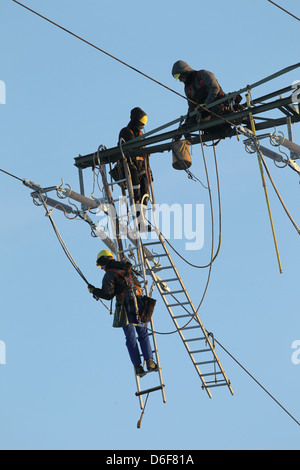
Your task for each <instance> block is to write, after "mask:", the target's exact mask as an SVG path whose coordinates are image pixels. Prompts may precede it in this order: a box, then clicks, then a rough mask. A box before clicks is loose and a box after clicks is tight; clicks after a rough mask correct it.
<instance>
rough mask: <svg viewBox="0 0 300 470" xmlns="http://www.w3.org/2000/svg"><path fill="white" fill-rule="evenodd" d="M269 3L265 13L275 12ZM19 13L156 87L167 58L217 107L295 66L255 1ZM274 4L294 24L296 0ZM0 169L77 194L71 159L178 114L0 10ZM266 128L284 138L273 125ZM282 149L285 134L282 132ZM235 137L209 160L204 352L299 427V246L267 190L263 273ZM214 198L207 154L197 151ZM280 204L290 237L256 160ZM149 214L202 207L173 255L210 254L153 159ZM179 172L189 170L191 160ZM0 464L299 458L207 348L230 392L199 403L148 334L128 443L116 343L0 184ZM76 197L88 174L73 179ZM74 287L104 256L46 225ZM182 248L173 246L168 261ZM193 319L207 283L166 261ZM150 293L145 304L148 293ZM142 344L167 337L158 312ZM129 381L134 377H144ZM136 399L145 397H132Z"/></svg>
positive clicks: (179, 106) (286, 25)
mask: <svg viewBox="0 0 300 470" xmlns="http://www.w3.org/2000/svg"><path fill="white" fill-rule="evenodd" d="M281 3H283V2H281ZM27 5H28V6H30V7H31V8H33V9H35V10H38V11H39V12H40V13H42V14H43V15H45V16H48V17H50V18H51V19H53V20H54V21H56V22H58V23H60V24H62V25H63V26H65V27H66V28H68V29H70V30H72V31H74V32H75V33H77V34H79V35H81V36H83V37H84V38H86V39H87V40H89V41H90V42H93V43H95V44H97V45H98V46H99V47H101V48H102V49H104V50H106V51H108V52H110V53H111V54H113V55H115V56H117V57H119V58H120V59H122V60H124V61H125V62H127V63H129V64H131V65H132V66H133V67H136V68H137V69H139V70H142V71H143V72H144V73H146V74H148V75H151V76H152V77H153V78H155V79H156V80H159V81H161V82H163V83H164V84H166V85H167V86H169V87H171V88H174V89H175V90H176V91H179V92H182V91H183V90H182V84H180V83H178V82H175V81H174V79H173V78H172V76H171V73H170V72H171V68H172V64H173V63H174V62H175V61H176V60H178V59H182V60H185V61H186V62H188V63H189V64H190V65H191V66H192V67H193V68H195V69H201V68H204V69H207V70H211V71H213V72H214V73H215V75H216V76H217V78H218V80H219V82H220V83H221V85H222V87H223V89H224V90H225V91H226V92H230V91H234V90H237V89H240V88H242V87H244V86H246V85H247V84H248V83H253V82H255V81H257V80H259V79H261V78H263V77H265V76H267V75H270V74H271V73H274V72H276V71H277V70H280V69H282V68H284V67H287V66H289V65H291V64H295V63H297V62H299V31H300V23H299V22H298V21H297V20H295V19H293V18H292V17H290V16H288V15H287V14H285V13H284V12H282V11H280V10H279V9H277V8H276V7H275V6H273V5H272V4H270V3H269V2H267V1H263V0H253V1H252V2H251V3H249V2H241V1H237V0H230V1H228V2H223V1H221V0H212V1H210V2H199V1H195V0H192V1H190V2H189V4H188V6H187V4H185V3H184V2H180V1H178V0H172V1H170V0H165V1H163V2H161V1H160V2H158V1H157V0H153V1H152V2H151V4H146V3H143V2H142V3H141V2H137V1H136V0H132V1H131V2H129V3H128V2H123V1H120V0H119V1H114V0H112V1H110V2H102V1H96V0H86V1H85V2H81V1H79V0H59V1H58V0H51V1H47V0H42V1H41V0H39V1H38V0H32V1H27ZM284 5H285V7H286V8H287V9H288V10H290V11H292V12H293V13H294V14H296V15H297V16H300V7H299V2H298V1H297V0H287V1H286V2H284ZM0 17H1V29H0V39H1V68H0V80H2V81H4V82H5V84H6V104H5V105H3V104H1V105H0V119H1V140H0V149H1V165H0V167H1V168H3V169H5V170H7V171H9V172H11V173H13V174H15V175H17V176H19V177H20V178H28V179H30V180H33V181H35V182H37V183H39V184H40V185H42V186H44V187H46V186H52V185H57V184H60V183H61V179H62V178H63V179H64V182H65V183H66V184H70V185H71V187H72V189H74V190H75V191H78V190H79V184H78V176H77V170H76V168H75V167H74V158H75V157H77V156H78V154H81V155H85V154H88V153H91V152H94V151H95V150H96V149H97V147H98V145H100V144H104V145H105V146H106V147H112V146H115V145H116V142H117V137H118V132H119V130H120V128H121V127H123V126H124V125H126V124H127V122H128V120H129V119H128V118H129V112H130V109H132V108H133V107H135V106H139V107H141V108H143V109H144V110H145V111H146V112H147V114H148V116H149V121H148V127H147V128H148V130H151V129H154V128H156V127H158V126H160V125H162V124H164V123H167V122H169V121H172V120H173V119H176V118H177V117H179V116H180V115H182V114H185V112H186V103H185V101H184V100H183V99H182V98H180V97H178V96H176V95H174V94H173V93H171V92H168V91H167V90H165V89H163V88H162V87H160V86H159V85H157V84H155V83H153V82H151V81H150V80H147V79H146V78H144V77H142V76H141V75H139V74H137V73H135V72H134V71H132V70H130V69H128V68H126V67H124V66H123V65H121V64H119V63H117V62H116V61H114V60H113V59H111V58H109V57H107V56H105V55H103V54H101V53H100V52H97V51H96V50H94V49H92V48H91V47H89V46H87V45H86V44H83V43H82V42H80V41H78V40H77V39H75V38H74V37H71V36H70V35H68V34H66V33H65V32H63V31H61V30H58V29H57V28H55V27H54V26H52V25H50V24H48V23H46V22H45V21H43V20H41V19H40V18H38V17H36V16H34V15H33V14H31V13H29V12H28V11H26V10H25V9H24V8H21V7H20V6H18V5H17V4H15V3H13V2H12V1H10V0H2V1H1V5H0ZM295 80H300V70H299V69H297V70H295V71H293V72H291V73H289V74H287V75H285V76H283V77H281V78H278V79H276V80H274V81H273V82H271V83H269V84H268V85H267V86H262V87H261V88H260V89H256V90H253V97H254V98H256V97H258V96H260V95H262V94H264V93H267V92H271V91H276V90H279V89H281V88H283V87H285V86H289V85H291V84H292V82H293V81H295ZM279 130H282V131H283V132H284V133H285V135H286V128H285V127H283V128H281V129H279ZM293 133H294V140H295V141H296V142H298V143H299V144H300V131H299V124H296V125H295V126H293ZM242 140H243V139H241V141H240V142H238V141H237V139H236V138H232V139H230V140H226V141H222V142H221V143H220V144H219V145H218V147H217V156H218V163H219V173H220V182H221V194H222V248H221V253H220V255H219V257H218V259H217V261H216V262H215V263H214V266H213V270H212V276H211V281H210V284H209V289H208V292H207V295H206V297H205V301H204V303H203V305H202V307H201V310H200V317H201V319H202V321H203V323H204V325H205V327H206V328H207V329H208V330H209V331H213V332H214V334H215V336H216V338H217V339H218V341H220V342H221V343H222V344H223V345H224V347H226V348H227V350H228V351H230V353H231V354H232V355H234V356H235V357H236V358H237V359H238V360H239V361H240V362H241V363H242V364H243V366H244V367H245V368H246V369H247V370H249V372H251V374H253V376H254V377H255V378H256V379H257V380H258V381H259V382H260V383H261V384H262V385H263V386H264V387H265V388H266V389H267V390H268V391H269V392H270V393H271V394H272V395H273V396H274V397H275V398H276V399H277V400H278V401H279V402H280V403H281V404H282V405H283V406H284V407H285V408H286V409H287V410H288V411H289V412H290V413H291V414H292V415H293V416H294V417H295V418H296V419H297V420H298V421H299V418H300V409H299V386H300V364H299V365H296V364H294V363H293V362H292V354H293V352H294V350H293V349H292V344H293V343H294V342H295V341H297V340H300V328H299V327H300V320H299V295H298V293H299V261H300V256H299V235H298V234H297V232H296V230H295V229H294V227H293V226H292V224H291V223H290V221H289V219H288V218H287V216H286V215H285V213H284V211H283V209H282V207H281V205H280V203H279V201H278V199H277V197H276V195H275V193H274V191H273V189H272V187H271V186H270V184H268V192H269V196H270V204H271V209H272V214H273V218H274V225H275V229H276V235H277V239H278V245H279V251H280V256H281V260H282V265H283V274H279V271H278V266H277V260H276V254H275V250H274V244H273V239H272V234H271V230H270V224H269V219H268V213H267V208H266V203H265V199H264V193H263V188H262V184H261V180H260V173H259V168H258V163H257V159H256V157H255V156H251V155H248V154H247V153H246V152H245V149H244V145H243V143H242ZM207 159H208V162H209V171H210V175H211V180H212V185H213V198H214V204H215V214H217V193H216V187H215V178H214V173H213V154H212V151H211V149H209V148H208V149H207ZM268 165H269V168H270V171H271V174H272V176H273V178H274V180H275V182H276V184H277V187H278V189H279V191H280V194H281V195H282V197H283V199H284V201H285V203H286V205H287V207H288V208H289V210H290V212H291V214H292V215H293V217H294V219H295V220H296V222H297V223H298V225H299V224H300V210H299V191H300V186H299V177H298V175H297V174H296V173H295V172H293V171H292V170H291V169H289V168H285V169H278V168H276V167H275V166H274V164H273V162H271V161H270V160H269V161H268ZM151 167H152V171H153V174H154V178H155V181H154V189H155V196H156V202H158V203H168V204H174V203H180V204H182V203H186V204H189V203H190V204H194V205H195V204H204V205H205V221H206V225H205V243H204V247H203V248H202V249H201V250H199V251H196V252H195V251H186V252H183V253H184V255H185V256H186V257H187V258H188V259H189V260H191V261H192V262H193V263H195V264H204V263H207V261H208V259H209V254H210V246H211V245H210V242H211V241H210V225H209V200H208V196H207V192H206V191H205V189H203V188H202V186H201V185H199V184H198V183H194V182H191V181H190V180H188V179H187V177H186V175H185V173H182V172H176V171H174V170H173V169H172V165H171V155H170V154H169V153H164V154H155V155H153V156H152V157H151ZM192 170H193V172H194V173H195V174H196V175H197V176H198V177H199V178H201V179H205V178H204V170H203V164H202V157H201V151H200V148H199V147H198V146H197V147H195V148H194V149H193V167H192ZM0 182H1V186H0V188H1V189H0V195H1V197H0V213H1V226H0V234H1V245H0V256H1V315H0V340H1V341H3V342H4V343H5V345H6V364H5V365H0V384H1V386H0V448H1V449H156V450H160V449H199V450H201V449H299V426H298V425H297V424H296V423H295V422H294V421H293V420H292V419H291V418H290V417H289V416H288V415H287V414H286V413H285V412H284V411H283V410H282V409H280V408H279V406H278V405H276V404H275V403H274V401H273V400H271V398H270V397H269V396H268V395H267V394H266V393H265V392H264V391H263V390H262V389H261V388H259V387H258V386H257V384H255V383H254V381H253V380H252V379H251V378H250V377H249V376H247V375H246V374H245V373H244V372H243V371H242V369H241V368H240V367H239V366H238V365H237V364H236V363H235V362H234V361H233V360H232V359H231V358H230V357H229V356H228V355H227V354H226V353H225V352H224V351H222V350H220V349H218V354H219V357H220V359H221V362H222V364H223V366H224V368H225V370H226V373H227V375H228V376H229V378H230V380H231V382H232V386H233V388H234V390H235V396H234V397H232V396H231V395H230V393H229V391H228V390H226V389H223V388H220V389H217V390H215V391H214V393H213V399H212V400H210V399H209V398H208V397H207V395H206V393H205V392H204V391H202V390H201V385H200V381H199V379H198V377H197V376H196V373H195V370H194V368H193V367H192V364H191V363H190V362H189V358H188V357H187V354H186V351H185V349H184V347H183V345H182V344H181V342H180V340H179V337H177V336H175V335H170V336H158V338H157V339H158V346H159V353H160V359H161V363H162V367H163V377H164V382H165V384H166V395H167V403H166V404H163V403H162V401H161V396H160V394H152V395H151V397H150V399H149V401H148V404H147V408H146V413H145V416H144V420H143V424H142V428H141V429H140V430H138V429H137V428H136V423H137V420H138V418H139V416H140V409H139V406H138V400H137V398H136V397H135V391H136V390H135V381H134V376H133V372H132V369H131V365H130V362H129V359H128V355H127V351H126V349H125V345H124V339H123V333H122V331H117V330H114V329H113V328H112V327H111V324H112V318H111V317H110V316H109V315H108V313H107V311H106V310H105V309H104V308H103V307H101V305H100V304H99V303H96V302H95V301H94V300H93V299H92V297H91V296H90V295H89V294H88V292H87V289H86V286H85V284H84V283H83V282H82V280H81V278H80V277H79V276H78V274H77V273H76V271H75V270H74V269H73V268H72V266H71V265H70V263H69V262H68V260H67V258H66V257H65V256H64V253H63V251H62V250H61V247H60V246H59V244H58V242H57V239H56V237H55V235H54V233H53V231H52V228H51V226H50V223H49V220H47V218H46V217H45V215H44V211H43V209H42V208H39V207H35V206H34V205H33V203H32V200H31V197H30V190H29V189H27V188H26V187H24V186H23V185H22V184H21V183H20V182H18V181H17V180H14V179H12V178H10V177H8V176H6V175H4V174H0ZM85 183H86V187H87V191H91V190H92V184H93V181H92V173H91V171H90V170H88V171H87V172H86V174H85ZM53 215H54V218H55V221H56V223H57V225H58V228H59V230H60V231H61V234H62V236H63V238H64V240H65V242H66V244H67V246H68V248H69V249H70V251H71V253H72V255H73V257H74V258H75V260H76V262H77V263H78V265H79V267H80V269H81V270H82V271H83V273H84V274H85V276H86V277H87V278H88V280H89V281H90V282H91V283H93V284H96V285H100V284H101V275H102V274H101V273H100V272H99V270H98V271H97V269H96V267H95V256H96V254H97V253H98V251H100V249H102V248H103V247H104V246H103V245H102V244H101V242H100V241H99V240H95V239H93V238H92V237H90V231H89V228H88V226H86V225H84V224H83V223H81V222H77V221H69V220H67V219H66V218H65V217H64V216H63V214H61V213H58V214H56V213H55V214H53ZM183 242H184V241H182V242H180V241H176V240H175V241H174V245H175V246H176V247H177V248H178V249H180V250H181V249H182V248H183ZM174 260H175V262H176V263H178V267H179V270H180V273H181V275H182V277H183V280H184V282H185V284H186V286H187V288H188V290H189V292H190V294H191V296H192V298H193V300H194V303H195V305H198V303H199V301H200V299H201V297H202V294H203V289H204V286H205V283H206V279H207V271H203V270H197V269H193V268H191V267H190V266H188V265H186V264H183V263H182V262H180V260H178V259H177V257H176V255H174ZM154 296H155V297H156V298H158V297H157V296H158V294H157V293H155V294H154ZM155 326H156V328H157V330H160V331H168V330H171V329H172V328H173V326H172V324H171V321H170V319H169V318H168V312H167V311H166V310H165V309H164V308H163V306H162V305H161V304H160V302H159V303H158V307H157V309H156V311H155ZM143 380H148V377H145V379H143ZM145 384H146V382H145Z"/></svg>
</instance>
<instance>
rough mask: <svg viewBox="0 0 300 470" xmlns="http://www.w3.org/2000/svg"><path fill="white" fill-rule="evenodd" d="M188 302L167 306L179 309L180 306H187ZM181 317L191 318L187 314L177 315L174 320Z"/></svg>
mask: <svg viewBox="0 0 300 470" xmlns="http://www.w3.org/2000/svg"><path fill="white" fill-rule="evenodd" d="M189 304H190V303H189V302H181V303H180V302H178V303H177V304H169V305H168V307H180V306H181V305H189ZM183 317H191V315H190V314H189V313H188V314H187V315H178V316H176V317H174V318H183Z"/></svg>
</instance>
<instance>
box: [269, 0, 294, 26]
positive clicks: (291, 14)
mask: <svg viewBox="0 0 300 470" xmlns="http://www.w3.org/2000/svg"><path fill="white" fill-rule="evenodd" d="M268 2H269V3H272V4H273V5H275V7H277V8H280V10H282V11H284V12H285V13H287V14H288V15H290V16H292V17H293V18H295V19H296V20H298V21H300V18H298V16H295V15H293V13H291V12H290V11H288V10H286V9H285V8H283V7H281V6H280V5H277V3H275V2H273V1H272V0H268Z"/></svg>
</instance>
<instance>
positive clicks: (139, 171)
mask: <svg viewBox="0 0 300 470" xmlns="http://www.w3.org/2000/svg"><path fill="white" fill-rule="evenodd" d="M147 120H148V117H147V115H146V113H145V112H144V111H143V110H142V109H141V108H133V109H132V110H131V112H130V121H129V123H128V125H127V126H126V127H124V128H123V129H122V130H121V131H120V133H119V145H120V143H121V145H122V143H125V142H129V141H130V140H132V139H135V138H136V137H139V136H141V135H143V133H142V129H143V128H144V127H145V125H146V124H147ZM128 166H129V170H130V174H131V179H132V185H133V192H134V200H135V203H136V204H144V205H145V206H146V205H147V203H148V201H149V198H148V197H147V196H146V195H147V194H149V177H150V169H149V156H148V155H143V156H140V157H130V158H128ZM144 196H145V197H144Z"/></svg>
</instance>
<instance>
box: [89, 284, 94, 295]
mask: <svg viewBox="0 0 300 470" xmlns="http://www.w3.org/2000/svg"><path fill="white" fill-rule="evenodd" d="M87 288H88V291H89V293H90V294H93V293H94V289H95V287H94V286H92V284H88V286H87Z"/></svg>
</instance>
